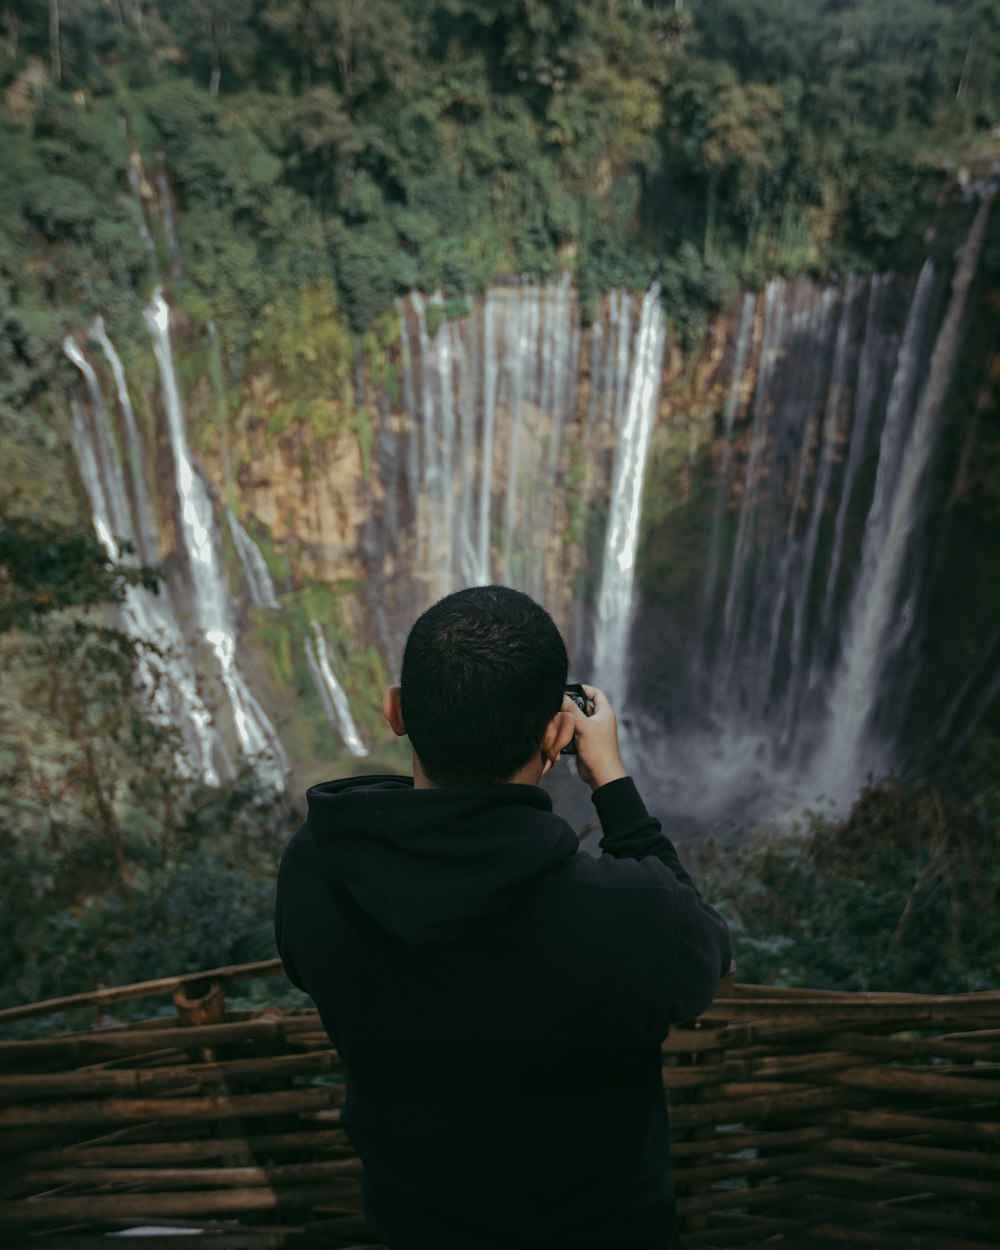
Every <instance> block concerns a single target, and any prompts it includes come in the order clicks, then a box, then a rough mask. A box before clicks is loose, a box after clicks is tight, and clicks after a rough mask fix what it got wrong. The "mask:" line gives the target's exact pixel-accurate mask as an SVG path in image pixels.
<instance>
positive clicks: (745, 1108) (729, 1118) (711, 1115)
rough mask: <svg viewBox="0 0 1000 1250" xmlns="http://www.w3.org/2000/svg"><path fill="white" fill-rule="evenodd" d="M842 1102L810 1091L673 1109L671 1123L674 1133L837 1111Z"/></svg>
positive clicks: (828, 1093)
mask: <svg viewBox="0 0 1000 1250" xmlns="http://www.w3.org/2000/svg"><path fill="white" fill-rule="evenodd" d="M841 1102H843V1098H842V1096H841V1095H840V1094H838V1092H837V1091H836V1090H835V1089H810V1090H805V1091H802V1092H796V1093H789V1094H784V1095H780V1094H765V1095H758V1096H756V1097H753V1098H742V1099H739V1100H725V1099H724V1100H722V1101H718V1102H706V1103H698V1104H694V1105H692V1106H685V1107H678V1106H672V1107H671V1109H670V1119H671V1122H672V1124H673V1126H674V1128H675V1129H678V1128H691V1127H693V1126H695V1125H699V1124H734V1123H736V1122H738V1121H741V1120H764V1119H771V1118H772V1117H774V1116H777V1115H801V1114H802V1113H803V1112H814V1111H821V1110H824V1109H825V1108H828V1107H836V1106H838V1105H839V1104H840V1103H841Z"/></svg>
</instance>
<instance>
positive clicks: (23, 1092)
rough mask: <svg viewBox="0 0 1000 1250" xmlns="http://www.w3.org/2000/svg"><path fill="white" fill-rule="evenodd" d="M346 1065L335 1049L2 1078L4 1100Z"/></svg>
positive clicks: (158, 1087) (309, 1072)
mask: <svg viewBox="0 0 1000 1250" xmlns="http://www.w3.org/2000/svg"><path fill="white" fill-rule="evenodd" d="M340 1068H341V1063H340V1058H339V1056H338V1055H337V1052H336V1051H335V1050H325V1051H307V1052H306V1053H305V1054H301V1055H274V1056H269V1057H265V1058H262V1059H225V1060H216V1061H215V1062H212V1063H188V1064H181V1065H179V1066H178V1067H162V1068H160V1067H157V1068H126V1069H111V1070H108V1069H101V1070H98V1071H93V1070H92V1069H89V1068H79V1069H77V1070H76V1071H74V1072H63V1073H48V1072H47V1073H42V1074H41V1075H38V1076H35V1075H34V1074H32V1073H22V1074H20V1075H18V1076H0V1098H7V1099H13V1098H18V1099H27V1098H48V1097H55V1096H60V1095H61V1096H66V1095H74V1094H90V1095H97V1094H116V1093H126V1092H134V1093H150V1092H152V1091H167V1090H171V1089H177V1088H180V1087H185V1086H191V1085H193V1086H196V1087H197V1086H203V1085H223V1084H225V1083H226V1082H227V1081H232V1080H244V1081H245V1080H251V1079H253V1078H254V1077H279V1076H314V1075H318V1074H320V1073H325V1072H333V1071H337V1070H339V1069H340Z"/></svg>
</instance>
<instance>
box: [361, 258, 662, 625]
mask: <svg viewBox="0 0 1000 1250" xmlns="http://www.w3.org/2000/svg"><path fill="white" fill-rule="evenodd" d="M632 303H633V301H632V299H631V298H630V297H627V296H625V295H623V294H620V293H614V294H613V295H612V297H611V300H610V302H609V304H607V305H606V306H605V308H604V309H603V310H602V311H603V314H604V318H605V320H603V321H598V323H597V324H595V326H594V327H593V330H592V333H591V344H592V349H591V353H590V361H589V372H587V373H584V372H583V371H582V369H581V344H582V341H583V335H582V332H581V324H580V314H579V309H578V306H577V304H576V299H575V294H574V292H573V289H572V286H571V284H570V282H569V280H568V279H567V278H565V277H564V278H563V279H561V280H560V281H559V282H557V283H552V284H550V285H548V286H546V287H536V286H532V285H530V284H527V283H522V284H518V285H516V286H510V287H501V288H494V289H492V290H491V291H489V292H487V294H486V295H485V296H484V298H483V302H482V304H481V305H480V307H479V308H478V309H475V308H474V311H473V314H472V315H471V316H470V317H469V318H466V319H463V320H462V321H461V322H455V321H451V322H449V321H446V320H445V321H441V323H440V325H439V328H438V330H437V332H436V334H435V335H433V336H431V335H430V334H429V333H428V328H427V324H428V316H429V312H430V310H431V308H434V307H436V308H437V309H440V308H441V303H440V297H439V296H434V297H430V298H429V299H428V300H427V301H425V300H424V298H423V297H422V296H420V295H418V294H414V295H412V296H410V298H409V299H408V301H406V303H401V304H400V305H399V308H400V312H401V323H402V335H401V355H402V365H403V378H402V383H403V385H402V394H403V405H404V408H405V410H406V415H407V427H406V432H405V434H403V435H401V436H400V437H403V438H405V439H406V444H405V449H404V451H403V452H399V451H397V449H396V445H395V442H394V441H392V442H391V445H389V441H390V440H392V439H393V435H392V434H391V432H387V433H386V434H385V437H386V439H387V443H386V445H385V452H384V464H382V465H380V468H381V469H382V470H383V472H382V482H383V487H384V491H385V495H386V496H387V497H388V498H389V499H390V500H391V505H387V506H386V508H385V516H386V518H387V519H388V518H391V520H392V522H393V523H394V524H395V523H398V520H399V516H400V508H399V501H401V500H407V499H409V500H412V501H413V504H414V506H413V508H412V514H413V524H412V530H410V531H408V532H407V533H406V534H405V540H406V541H411V542H412V548H411V550H412V552H413V556H414V559H412V560H410V561H409V562H408V563H407V567H409V568H411V569H412V574H413V576H414V577H415V578H416V579H417V580H418V583H419V584H421V585H422V587H423V593H422V595H421V596H419V598H420V600H421V604H418V606H421V605H426V604H427V603H429V602H432V601H433V600H434V599H436V598H438V597H440V596H441V595H444V594H446V593H448V592H449V591H451V590H454V589H457V588H458V587H460V586H467V585H482V584H485V583H487V582H490V581H493V580H501V581H503V582H505V583H506V584H508V585H513V586H516V587H518V588H519V589H522V590H525V591H527V592H528V593H529V594H531V595H533V596H534V597H535V598H536V599H538V600H540V601H541V602H543V603H545V604H546V605H547V606H548V607H549V608H550V610H552V611H554V612H556V613H557V614H558V612H559V611H560V609H561V610H562V611H563V612H564V613H568V612H572V613H573V620H572V631H571V632H572V634H573V636H574V638H576V639H577V647H578V650H585V649H586V647H587V645H588V644H589V640H590V639H589V635H590V633H591V632H592V631H593V629H594V628H595V627H594V624H593V619H594V616H595V613H594V612H593V610H589V611H586V612H584V611H576V610H575V609H574V607H573V600H572V587H571V585H570V582H569V573H568V571H567V560H568V559H572V558H576V554H575V553H574V552H573V551H572V543H569V542H568V541H567V537H566V532H565V531H566V528H567V526H568V525H569V524H570V520H571V517H572V516H573V514H574V513H575V515H576V516H577V518H578V520H577V521H576V522H575V523H576V524H577V525H579V524H580V520H579V518H586V517H587V516H588V514H589V512H590V510H591V509H592V508H594V507H595V506H596V507H600V508H602V509H603V507H605V506H607V503H609V502H610V499H609V496H610V494H611V492H612V466H611V463H610V462H611V459H612V452H613V449H614V447H615V445H616V443H617V441H618V440H619V438H626V439H627V440H628V441H629V444H630V446H631V447H632V448H633V450H635V449H638V448H640V446H641V445H642V443H643V438H645V439H646V440H647V445H648V435H649V430H650V429H651V422H652V417H653V414H654V411H655V403H656V398H657V396H658V394H659V370H660V368H661V363H662V350H663V325H662V315H661V314H660V312H659V307H658V301H657V300H656V299H655V298H654V297H653V296H647V297H646V299H645V300H644V301H643V302H642V303H643V309H644V313H643V316H644V320H643V327H645V328H642V329H641V331H640V332H636V333H635V334H633V324H634V320H633V317H632ZM633 337H634V339H635V347H634V350H633ZM647 340H648V341H647ZM605 345H606V346H605ZM584 385H586V386H587V388H588V391H589V399H588V400H587V401H586V404H585V411H586V414H587V415H586V419H585V420H580V419H579V418H578V415H577V414H578V413H579V412H580V410H581V408H583V407H584V405H583V404H582V403H581V402H580V395H581V387H583V386H584ZM626 431H627V432H626ZM644 454H645V453H644V452H643V453H642V455H641V456H640V459H642V458H643V457H644ZM631 455H632V453H631V452H630V453H629V455H627V456H626V457H625V458H624V459H623V460H621V462H620V466H619V477H618V479H616V480H617V482H618V485H617V490H618V492H619V495H620V502H619V504H618V505H616V506H615V507H612V509H611V510H612V512H613V513H615V514H616V515H620V516H621V517H622V518H623V523H624V524H625V525H626V529H627V530H628V529H629V528H630V529H631V534H632V538H631V540H630V539H628V538H627V537H625V536H624V535H622V536H619V537H616V543H619V544H623V545H622V546H621V550H618V549H616V554H615V557H614V558H615V559H616V560H617V561H618V562H619V564H621V563H622V562H625V563H628V562H629V560H634V552H633V556H629V555H628V554H627V551H628V549H629V543H630V541H634V538H635V535H636V534H637V530H638V501H639V497H640V492H641V477H642V473H641V465H640V464H639V463H638V462H633V460H632V459H631ZM392 466H399V468H398V471H397V472H395V473H391V472H390V474H389V476H386V470H387V468H388V469H389V470H391V469H392ZM404 466H405V467H404ZM571 468H572V469H573V472H574V477H573V479H572V482H569V481H567V476H566V475H567V472H568V471H569V470H570V469H571ZM400 475H404V476H400ZM384 541H385V542H386V543H387V544H388V545H389V546H390V548H392V549H395V550H397V551H399V552H400V558H403V559H405V555H404V552H405V548H404V547H403V545H402V544H403V541H404V539H401V537H400V536H399V535H397V534H394V533H393V532H391V529H390V530H389V531H388V532H386V534H385V538H384ZM574 541H575V540H574ZM594 572H595V573H599V570H594ZM623 593H628V594H630V593H631V592H630V590H629V591H628V592H623ZM627 606H628V605H625V607H624V608H623V611H627ZM604 622H608V623H610V624H611V625H612V627H619V626H617V625H616V617H615V615H614V613H611V612H610V611H607V610H606V611H605V614H604V617H602V618H601V623H600V624H599V625H598V626H596V629H597V632H598V633H600V632H601V631H602V629H603V626H604Z"/></svg>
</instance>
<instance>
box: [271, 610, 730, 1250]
mask: <svg viewBox="0 0 1000 1250" xmlns="http://www.w3.org/2000/svg"><path fill="white" fill-rule="evenodd" d="M566 676H567V659H566V649H565V647H564V645H563V641H562V638H561V637H560V636H559V631H558V630H557V629H556V627H555V625H554V623H553V622H552V620H551V618H550V617H549V616H548V614H547V613H546V612H545V611H544V609H542V608H541V607H539V606H538V604H536V603H535V602H534V601H533V600H531V599H529V598H528V596H527V595H523V594H521V593H519V592H518V591H514V590H510V589H507V588H505V587H502V586H480V587H476V588H474V589H471V590H463V591H459V592H458V593H457V594H453V595H449V596H448V597H447V598H445V599H442V600H441V601H440V602H439V603H437V604H436V605H435V606H434V607H432V608H430V609H429V610H428V611H427V612H425V613H424V615H423V616H421V617H420V619H419V620H418V621H417V622H416V624H415V625H414V626H413V629H412V630H411V632H410V635H409V638H408V640H407V643H406V648H405V652H404V656H403V666H402V673H401V677H400V685H398V686H390V687H389V689H388V690H387V691H386V693H385V696H384V699H383V704H382V707H383V711H384V712H385V716H386V718H387V720H388V721H389V724H390V725H391V726H392V728H393V730H394V731H395V732H396V733H397V734H399V735H404V734H406V735H408V736H409V738H410V744H411V746H412V748H413V780H412V782H411V781H410V780H409V779H408V778H407V779H403V778H400V777H386V776H375V777H359V778H354V779H352V780H348V781H333V782H328V783H326V784H325V785H319V786H314V787H313V788H312V789H311V790H310V791H309V792H308V803H309V815H308V819H307V821H306V823H305V824H304V825H303V826H302V827H301V828H300V829H299V830H298V832H297V833H296V834H295V836H294V837H293V838H292V840H291V842H290V843H289V845H288V848H287V850H286V852H285V855H284V858H283V860H282V864H281V871H280V875H279V880H278V897H277V909H276V932H277V939H278V949H279V951H280V952H281V957H282V960H283V961H284V964H285V968H286V969H287V971H288V975H289V976H290V977H291V979H292V981H293V982H294V983H295V984H296V985H298V986H299V987H301V988H302V989H304V990H306V991H307V992H308V993H309V994H310V995H312V997H313V998H314V999H315V1001H316V1005H317V1007H318V1008H319V1012H320V1015H321V1017H322V1020H323V1025H324V1027H325V1028H326V1030H327V1032H328V1033H329V1035H330V1038H331V1040H332V1041H333V1043H334V1045H335V1046H336V1047H337V1049H338V1051H339V1052H340V1055H341V1058H342V1060H343V1063H344V1068H345V1071H346V1080H347V1095H346V1102H345V1105H344V1112H343V1121H342V1122H343V1126H344V1128H345V1129H346V1131H347V1133H348V1135H349V1136H350V1139H351V1141H352V1142H353V1144H354V1146H355V1148H356V1149H357V1151H358V1154H359V1155H360V1157H361V1159H362V1160H363V1162H364V1176H365V1179H364V1200H365V1211H366V1213H367V1215H368V1218H369V1221H370V1223H371V1225H372V1227H373V1228H374V1229H375V1230H376V1232H377V1233H378V1235H379V1236H380V1237H381V1238H382V1239H383V1241H384V1242H385V1244H386V1245H387V1246H388V1247H389V1250H452V1248H454V1250H459V1248H461V1250H514V1248H516V1247H534V1246H538V1247H541V1246H546V1247H564V1246H565V1247H567V1248H569V1247H573V1248H574V1250H585V1248H588V1247H594V1248H596V1247H601V1248H602V1250H668V1247H670V1246H672V1245H674V1244H675V1232H674V1224H675V1215H674V1200H673V1189H672V1185H671V1182H670V1177H669V1171H668V1168H667V1109H666V1103H665V1099H664V1094H663V1086H662V1080H661V1056H660V1044H661V1042H662V1041H663V1039H664V1037H665V1036H666V1034H667V1030H668V1027H669V1025H670V1024H671V1023H672V1022H674V1021H678V1020H689V1019H691V1018H692V1017H694V1016H696V1015H698V1013H699V1012H701V1011H703V1010H704V1009H705V1008H706V1007H707V1006H708V1004H709V1003H710V1002H711V1000H712V998H713V996H714V994H715V992H716V989H717V987H718V983H719V980H720V978H721V977H722V975H723V974H724V973H725V972H726V971H727V969H728V967H729V963H730V946H729V935H728V931H727V929H726V925H725V922H724V921H723V920H722V919H721V917H720V916H719V915H718V914H717V913H716V912H715V911H713V910H712V908H710V907H708V906H707V905H706V904H705V903H704V902H703V901H702V899H701V897H700V895H699V894H698V892H697V890H696V889H695V888H694V885H693V884H692V882H691V878H690V877H689V876H688V874H687V873H686V872H685V871H684V869H683V868H682V866H681V864H680V861H679V860H678V858H677V854H676V852H675V850H674V848H673V846H672V845H671V843H670V842H669V840H668V839H667V838H666V837H664V836H663V834H662V833H661V832H660V825H659V822H658V821H656V820H655V819H654V818H653V817H651V816H650V815H648V813H647V812H646V808H645V806H644V804H643V802H642V799H641V798H640V797H639V794H638V792H637V790H636V788H635V785H634V784H633V782H632V780H631V779H630V778H629V777H628V776H627V775H626V772H625V769H624V768H623V767H622V763H621V759H620V756H619V751H618V737H617V728H616V721H615V714H614V711H613V710H612V708H611V705H610V704H609V702H608V700H607V698H606V697H605V696H604V694H603V693H602V692H601V691H600V690H596V689H593V688H590V687H587V688H586V689H587V691H588V694H589V696H590V698H591V699H592V701H593V705H594V707H593V714H592V715H591V716H589V717H588V716H586V715H584V713H583V712H581V711H580V709H579V708H578V707H577V706H576V705H575V704H574V703H573V702H572V700H570V699H568V698H564V695H563V690H564V686H565V684H566ZM574 736H575V739H576V751H577V760H578V768H579V772H580V776H581V777H582V778H583V779H584V781H585V782H587V784H589V785H590V787H591V789H592V791H593V796H592V797H593V802H594V805H595V807H596V809H597V814H598V817H599V818H600V821H601V825H602V828H603V833H604V838H603V841H602V842H601V849H602V851H603V854H602V855H601V857H600V858H593V857H591V856H589V855H587V854H584V853H582V852H581V853H578V841H577V836H576V834H575V833H574V832H573V830H572V829H571V828H570V827H569V826H568V825H567V824H566V823H565V822H564V821H563V820H561V819H560V818H559V817H558V816H556V815H554V814H553V812H552V805H551V801H550V799H549V796H548V795H547V793H546V792H545V791H544V790H542V789H540V788H539V787H538V782H539V781H540V779H541V778H542V776H543V775H544V774H545V773H546V772H548V770H549V769H550V768H551V767H552V765H553V764H554V763H555V762H556V761H557V760H558V759H559V755H560V752H561V751H562V749H563V748H564V747H565V746H567V745H568V744H569V743H570V741H571V740H572V739H573V738H574Z"/></svg>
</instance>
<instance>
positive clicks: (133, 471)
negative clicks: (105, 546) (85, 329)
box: [90, 316, 159, 564]
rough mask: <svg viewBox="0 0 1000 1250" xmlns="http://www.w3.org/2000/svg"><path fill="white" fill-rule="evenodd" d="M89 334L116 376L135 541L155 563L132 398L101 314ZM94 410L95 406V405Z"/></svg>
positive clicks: (153, 528)
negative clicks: (125, 446) (134, 523)
mask: <svg viewBox="0 0 1000 1250" xmlns="http://www.w3.org/2000/svg"><path fill="white" fill-rule="evenodd" d="M90 336H91V338H92V339H93V340H94V341H95V342H96V343H97V344H98V345H99V346H100V348H101V351H102V352H103V353H104V357H105V359H106V360H107V362H108V364H109V365H110V366H111V373H112V376H113V377H114V379H115V390H116V393H117V395H118V407H119V408H120V410H121V414H122V424H123V426H124V428H125V440H126V443H127V445H128V462H129V471H130V478H131V482H132V497H133V499H134V500H135V517H136V526H135V544H136V547H137V548H138V551H139V555H140V557H141V558H142V560H144V561H145V562H146V563H147V564H155V563H156V560H157V557H158V555H159V543H158V541H157V538H156V526H155V524H154V522H153V509H152V506H151V504H150V501H149V491H148V489H147V488H146V474H145V469H144V464H145V457H144V455H143V451H142V441H141V439H140V438H139V428H138V426H137V425H136V422H135V412H134V411H133V409H132V399H131V397H130V395H129V391H128V384H127V383H126V381H125V370H124V368H123V367H122V362H121V358H120V357H119V355H118V353H117V352H116V351H115V347H114V344H113V343H112V342H111V339H110V338H109V337H108V333H107V330H106V329H105V328H104V318H103V317H100V316H98V317H95V318H94V321H93V324H92V325H91V327H90ZM92 399H93V397H92ZM96 411H97V409H96V408H95V412H96Z"/></svg>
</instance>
